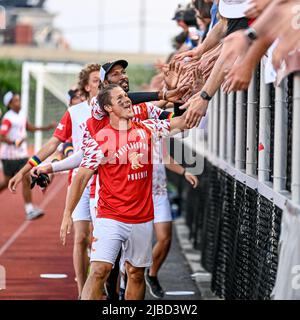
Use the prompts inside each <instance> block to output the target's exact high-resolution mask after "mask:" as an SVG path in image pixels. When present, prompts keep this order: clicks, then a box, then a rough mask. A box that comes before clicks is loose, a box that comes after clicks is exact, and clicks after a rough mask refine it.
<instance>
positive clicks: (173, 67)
mask: <svg viewBox="0 0 300 320" xmlns="http://www.w3.org/2000/svg"><path fill="white" fill-rule="evenodd" d="M181 72H182V66H181V65H180V63H179V62H175V61H173V62H171V63H170V65H169V69H168V71H167V72H165V84H166V86H167V88H168V89H175V88H176V86H177V84H178V80H179V77H180V74H181Z"/></svg>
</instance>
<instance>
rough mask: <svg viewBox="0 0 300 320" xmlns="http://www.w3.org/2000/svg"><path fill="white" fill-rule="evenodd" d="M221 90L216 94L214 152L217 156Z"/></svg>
mask: <svg viewBox="0 0 300 320" xmlns="http://www.w3.org/2000/svg"><path fill="white" fill-rule="evenodd" d="M219 104H220V99H219V91H218V92H216V94H215V96H214V120H213V121H214V122H213V154H214V156H215V157H218V155H219V109H220V108H219Z"/></svg>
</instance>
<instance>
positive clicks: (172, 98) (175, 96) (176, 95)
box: [166, 85, 190, 103]
mask: <svg viewBox="0 0 300 320" xmlns="http://www.w3.org/2000/svg"><path fill="white" fill-rule="evenodd" d="M188 90H190V86H188V85H182V86H179V87H177V88H176V89H173V90H168V91H167V93H166V100H167V101H168V102H173V103H181V102H182V100H181V98H182V97H183V96H184V95H185V94H186V93H187V92H188Z"/></svg>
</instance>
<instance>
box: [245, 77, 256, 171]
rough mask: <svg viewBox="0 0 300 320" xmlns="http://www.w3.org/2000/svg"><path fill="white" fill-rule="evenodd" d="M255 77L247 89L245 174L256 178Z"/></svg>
mask: <svg viewBox="0 0 300 320" xmlns="http://www.w3.org/2000/svg"><path fill="white" fill-rule="evenodd" d="M257 96H258V92H257V81H256V77H255V76H254V77H252V80H251V82H250V86H249V89H248V101H247V104H248V105H247V108H248V109H247V149H246V174H248V175H250V176H256V169H257V159H256V154H257V142H256V117H257V114H256V108H257V104H258V99H257Z"/></svg>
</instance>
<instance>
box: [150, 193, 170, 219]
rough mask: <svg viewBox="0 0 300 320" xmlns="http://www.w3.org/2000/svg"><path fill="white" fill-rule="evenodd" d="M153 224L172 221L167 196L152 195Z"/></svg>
mask: <svg viewBox="0 0 300 320" xmlns="http://www.w3.org/2000/svg"><path fill="white" fill-rule="evenodd" d="M153 204H154V223H159V222H170V221H172V220H173V219H172V214H171V206H170V201H169V198H168V194H163V195H154V196H153Z"/></svg>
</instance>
